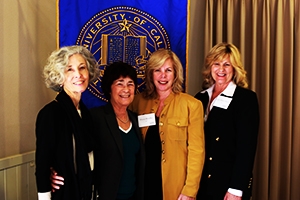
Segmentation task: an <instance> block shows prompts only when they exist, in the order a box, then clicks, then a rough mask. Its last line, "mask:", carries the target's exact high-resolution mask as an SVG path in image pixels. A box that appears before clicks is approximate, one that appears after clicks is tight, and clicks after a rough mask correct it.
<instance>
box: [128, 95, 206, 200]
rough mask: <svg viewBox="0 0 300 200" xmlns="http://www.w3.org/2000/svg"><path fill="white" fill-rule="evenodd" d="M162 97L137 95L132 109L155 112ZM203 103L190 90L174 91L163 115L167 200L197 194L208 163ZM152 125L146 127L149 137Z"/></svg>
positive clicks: (163, 155)
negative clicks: (190, 93)
mask: <svg viewBox="0 0 300 200" xmlns="http://www.w3.org/2000/svg"><path fill="white" fill-rule="evenodd" d="M158 106H159V100H158V99H150V100H149V99H145V98H144V97H143V96H142V94H138V95H136V96H135V98H134V101H133V103H132V104H131V105H130V109H131V110H132V111H133V112H136V113H137V114H138V115H142V114H149V113H155V112H156V110H157V109H158ZM203 116H204V115H203V106H202V103H201V102H200V101H199V100H197V99H195V98H194V97H192V96H191V95H188V94H186V93H179V94H173V93H172V94H170V95H169V96H168V97H167V99H166V100H165V102H164V108H163V110H162V112H161V114H160V116H159V133H160V139H161V145H162V155H161V157H162V161H161V169H162V185H163V198H164V200H175V199H177V198H178V196H179V195H180V194H184V195H187V196H190V197H196V195H197V191H198V188H199V182H200V178H201V174H202V169H203V165H204V149H205V148H204V128H203V126H204V121H203ZM147 130H148V127H142V128H141V132H142V134H143V138H144V139H145V136H146V132H147Z"/></svg>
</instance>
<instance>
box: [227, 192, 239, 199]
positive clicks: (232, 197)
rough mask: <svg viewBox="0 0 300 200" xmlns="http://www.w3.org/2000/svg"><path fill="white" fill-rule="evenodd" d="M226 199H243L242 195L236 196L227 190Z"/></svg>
mask: <svg viewBox="0 0 300 200" xmlns="http://www.w3.org/2000/svg"><path fill="white" fill-rule="evenodd" d="M224 200H242V197H239V196H235V195H233V194H231V193H229V192H226V194H225V197H224Z"/></svg>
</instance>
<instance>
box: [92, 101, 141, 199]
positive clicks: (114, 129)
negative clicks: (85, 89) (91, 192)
mask: <svg viewBox="0 0 300 200" xmlns="http://www.w3.org/2000/svg"><path fill="white" fill-rule="evenodd" d="M90 111H91V114H92V116H93V120H94V124H96V129H97V130H98V134H97V148H96V151H94V156H95V170H96V177H95V178H96V179H95V180H96V186H95V187H96V190H97V193H98V195H99V196H98V199H100V200H115V199H116V197H117V192H118V189H119V183H120V180H121V176H122V169H123V163H124V161H123V146H122V138H121V135H120V130H119V126H118V122H117V120H116V115H115V113H114V110H113V108H112V105H111V104H110V103H109V104H107V105H104V106H100V107H96V108H92V109H91V110H90ZM128 115H129V118H130V120H131V122H132V128H133V129H134V131H135V132H136V133H137V136H138V139H139V141H140V151H139V154H138V156H137V163H136V178H137V180H136V186H137V190H136V193H135V199H136V200H142V199H143V187H144V168H145V149H144V145H143V142H142V135H141V132H140V129H139V127H138V124H137V115H136V114H135V113H133V112H131V111H129V110H128Z"/></svg>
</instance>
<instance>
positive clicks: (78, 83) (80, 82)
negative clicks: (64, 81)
mask: <svg viewBox="0 0 300 200" xmlns="http://www.w3.org/2000/svg"><path fill="white" fill-rule="evenodd" d="M83 83H84V81H77V82H75V83H74V85H82V84H83Z"/></svg>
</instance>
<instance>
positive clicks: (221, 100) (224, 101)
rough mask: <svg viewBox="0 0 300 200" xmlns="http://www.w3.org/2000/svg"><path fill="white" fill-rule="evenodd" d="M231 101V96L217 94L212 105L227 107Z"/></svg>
mask: <svg viewBox="0 0 300 200" xmlns="http://www.w3.org/2000/svg"><path fill="white" fill-rule="evenodd" d="M231 101H232V98H230V97H224V96H218V98H217V99H216V101H215V103H214V106H216V107H219V108H223V109H227V108H228V106H229V104H230V102H231Z"/></svg>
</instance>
